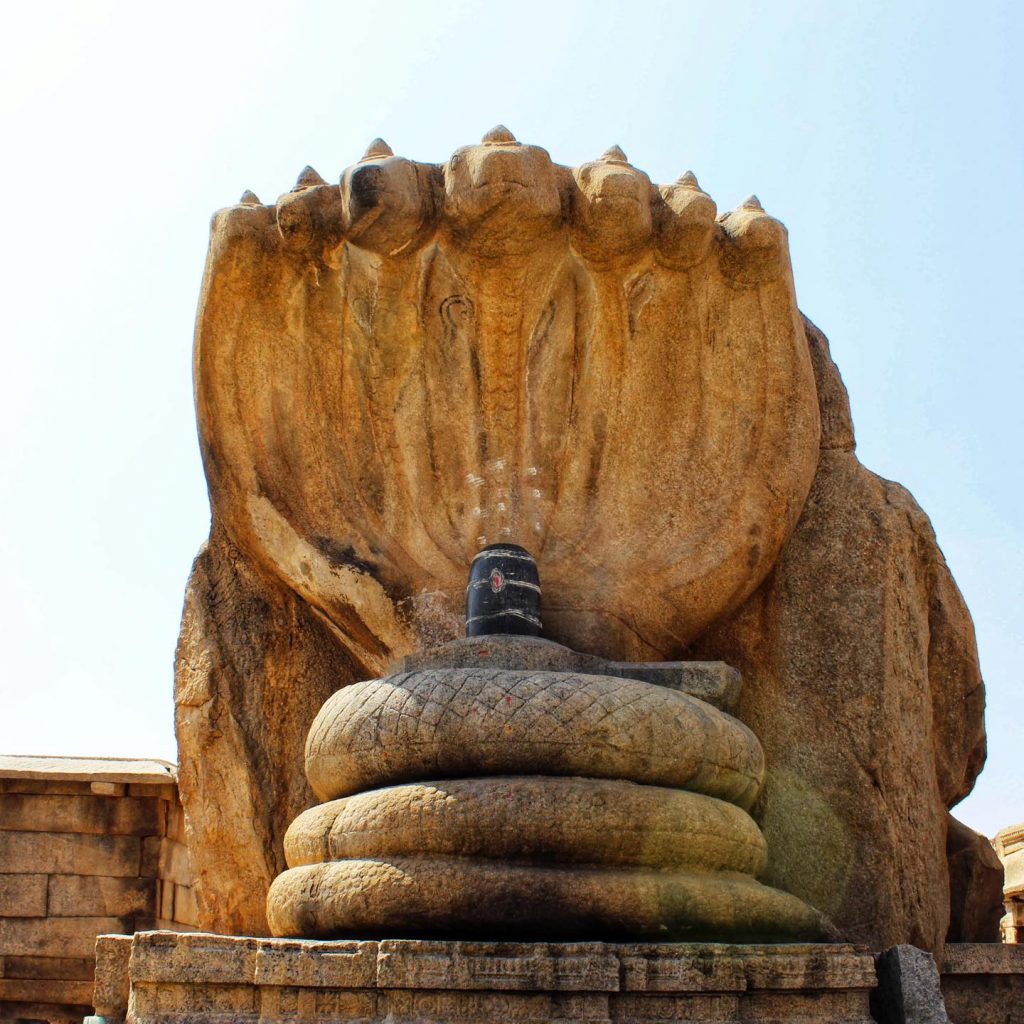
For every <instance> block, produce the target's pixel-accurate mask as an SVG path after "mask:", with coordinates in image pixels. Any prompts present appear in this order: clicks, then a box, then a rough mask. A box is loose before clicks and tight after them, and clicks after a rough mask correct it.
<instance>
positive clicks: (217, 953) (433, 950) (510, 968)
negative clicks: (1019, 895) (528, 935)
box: [94, 932, 876, 1024]
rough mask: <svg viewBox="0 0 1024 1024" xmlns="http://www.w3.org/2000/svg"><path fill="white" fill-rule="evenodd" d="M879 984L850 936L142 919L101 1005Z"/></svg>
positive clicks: (145, 1010)
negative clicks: (424, 932) (273, 930)
mask: <svg viewBox="0 0 1024 1024" xmlns="http://www.w3.org/2000/svg"><path fill="white" fill-rule="evenodd" d="M875 985H876V975H875V965H874V958H873V956H872V954H871V953H870V952H869V951H868V950H867V949H865V948H863V947H857V946H851V945H809V944H808V945H763V946H730V945H715V944H707V945H700V944H672V945H668V944H666V945H657V944H636V945H626V944H610V943H572V944H570V943H499V942H428V941H417V940H382V941H379V942H376V941H373V942H371V941H361V942H360V941H334V942H321V941H311V940H296V939H262V938H260V939H257V938H229V937H225V936H219V935H207V934H203V933H192V934H182V933H176V932H143V933H139V934H136V935H135V936H102V937H101V938H100V939H99V941H98V943H97V983H96V996H95V998H96V1014H97V1016H99V1017H102V1018H105V1019H106V1020H107V1021H108V1022H111V1024H113V1022H115V1021H123V1020H125V1019H126V1018H127V1020H128V1021H129V1022H135V1024H183V1022H185V1021H188V1022H190V1024H201V1022H214V1021H216V1022H218V1024H226V1022H228V1021H230V1022H233V1024H234V1022H239V1024H242V1022H253V1024H255V1022H261V1024H262V1022H267V1024H269V1022H278V1021H317V1022H322V1024H335V1022H339V1024H340V1022H342V1021H345V1022H349V1024H352V1022H360V1024H373V1022H381V1024H384V1022H387V1024H441V1022H458V1024H461V1022H466V1024H498V1022H504V1021H515V1022H529V1024H560V1022H566V1024H568V1022H570V1021H572V1022H577V1021H578V1022H586V1024H611V1022H634V1021H636V1022H640V1021H660V1022H668V1021H675V1022H683V1021H685V1022H686V1024H712V1022H714V1024H720V1022H753V1021H757V1022H759V1024H783V1022H786V1024H792V1022H802V1024H811V1022H814V1024H872V1021H873V1018H872V1016H871V1014H870V1012H869V998H870V993H871V991H872V989H874V987H875ZM94 1019H95V1018H94Z"/></svg>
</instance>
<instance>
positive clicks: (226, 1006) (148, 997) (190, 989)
mask: <svg viewBox="0 0 1024 1024" xmlns="http://www.w3.org/2000/svg"><path fill="white" fill-rule="evenodd" d="M257 993H258V990H257V989H256V988H254V987H253V986H252V985H244V984H242V985H227V984H218V985H193V984H190V983H188V982H184V981H183V982H173V981H163V982H161V983H159V984H155V983H153V982H148V981H136V980H135V979H134V977H133V979H132V995H131V1007H132V1019H133V1021H135V1024H150V1022H152V1024H155V1022H157V1021H168V1020H180V1021H182V1022H183V1024H184V1022H186V1021H200V1020H204V1021H205V1020H219V1021H231V1022H232V1024H236V1022H242V1021H248V1020H253V1021H255V1020H256V1019H257V1016H256V1014H257V1005H258V1004H257V1002H256V1000H257Z"/></svg>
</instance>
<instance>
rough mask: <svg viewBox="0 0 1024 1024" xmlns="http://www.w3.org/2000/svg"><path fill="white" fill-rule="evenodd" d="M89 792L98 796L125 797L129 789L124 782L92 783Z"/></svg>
mask: <svg viewBox="0 0 1024 1024" xmlns="http://www.w3.org/2000/svg"><path fill="white" fill-rule="evenodd" d="M89 792H90V793H94V794H95V795H96V796H124V795H125V793H127V792H128V787H127V786H126V785H125V784H124V783H123V782H90V783H89Z"/></svg>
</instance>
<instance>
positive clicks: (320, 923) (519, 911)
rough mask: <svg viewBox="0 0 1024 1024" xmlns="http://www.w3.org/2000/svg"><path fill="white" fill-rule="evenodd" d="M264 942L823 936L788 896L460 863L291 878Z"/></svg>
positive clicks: (728, 880) (645, 874)
mask: <svg viewBox="0 0 1024 1024" xmlns="http://www.w3.org/2000/svg"><path fill="white" fill-rule="evenodd" d="M267 915H268V917H269V920H270V926H271V928H272V929H273V931H274V934H275V935H280V936H285V937H287V936H296V937H301V938H334V937H337V936H339V935H342V936H345V937H353V936H360V935H365V936H369V937H382V936H394V937H403V936H419V935H428V936H433V935H437V934H448V935H450V936H460V935H461V936H463V937H471V936H487V935H495V934H501V935H503V936H507V937H509V938H515V937H523V938H529V939H537V938H540V937H544V938H546V939H551V940H563V939H613V938H615V937H617V936H628V937H630V938H632V939H635V940H640V941H645V940H646V941H652V940H659V939H660V940H662V941H678V942H684V941H712V942H729V941H740V942H759V941H760V942H791V941H801V940H803V941H812V942H813V941H820V940H822V939H825V938H827V937H829V936H830V935H831V934H832V932H831V926H830V925H829V923H828V922H827V921H825V920H824V919H823V918H822V916H821V915H820V914H819V913H818V912H817V911H816V910H814V909H813V908H811V907H809V906H807V905H806V904H805V903H803V902H802V901H801V900H799V899H797V898H796V897H795V896H791V895H789V893H785V892H780V891H779V890H777V889H771V888H769V887H768V886H765V885H760V884H758V883H757V882H755V881H754V879H752V878H748V877H745V876H743V875H739V874H730V873H727V872H719V873H713V872H711V873H709V872H693V873H689V872H679V871H656V870H638V869H631V870H623V869H615V868H597V867H584V866H579V865H577V866H573V867H571V868H570V867H563V866H540V865H536V864H528V863H518V862H515V861H500V860H499V861H487V860H478V861H477V860H467V859H465V858H462V857H389V858H388V859H387V860H381V859H374V860H341V861H333V862H331V863H327V864H308V865H306V866H304V867H299V868H292V869H291V870H290V871H286V872H285V873H284V874H283V875H280V876H279V877H278V878H277V879H275V881H274V884H273V885H272V886H271V889H270V894H269V896H268V898H267Z"/></svg>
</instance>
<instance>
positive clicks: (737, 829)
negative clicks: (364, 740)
mask: <svg viewBox="0 0 1024 1024" xmlns="http://www.w3.org/2000/svg"><path fill="white" fill-rule="evenodd" d="M284 846H285V855H286V857H287V860H288V866H289V867H292V868H294V867H301V866H302V865H304V864H316V863H321V862H326V861H331V860H345V859H359V858H372V857H393V856H398V857H401V856H415V855H417V854H430V855H441V856H451V857H471V858H477V859H479V858H487V859H494V860H521V861H535V860H536V861H541V862H544V861H546V862H555V863H563V864H571V863H578V864H592V865H599V866H634V867H649V868H689V869H690V870H694V871H736V872H740V873H741V874H748V875H752V876H756V875H759V874H760V873H761V871H763V870H764V866H765V862H766V860H767V852H766V850H765V843H764V839H763V838H762V836H761V833H760V832H759V831H758V828H757V826H756V825H755V824H754V822H753V821H752V820H751V818H750V816H749V815H748V814H746V813H744V812H743V811H742V810H740V808H738V807H735V806H734V805H732V804H729V803H726V802H725V801H723V800H716V799H714V798H713V797H707V796H702V795H701V794H699V793H686V792H681V791H680V790H675V789H665V788H664V787H661V786H638V785H636V784H635V783H631V782H616V781H612V780H609V779H579V778H552V777H550V776H536V777H531V776H520V777H516V778H502V777H496V778H489V779H447V780H443V781H439V782H429V783H412V784H409V785H405V786H388V787H386V788H385V789H373V790H370V791H369V792H366V793H360V794H358V795H356V796H350V797H346V798H344V799H342V800H331V801H329V802H328V803H325V804H320V805H318V806H316V807H311V808H310V809H309V810H308V811H306V812H305V813H304V814H301V815H299V817H298V818H296V819H295V821H294V822H293V823H292V825H291V827H290V828H289V829H288V833H287V835H286V836H285V844H284Z"/></svg>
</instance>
